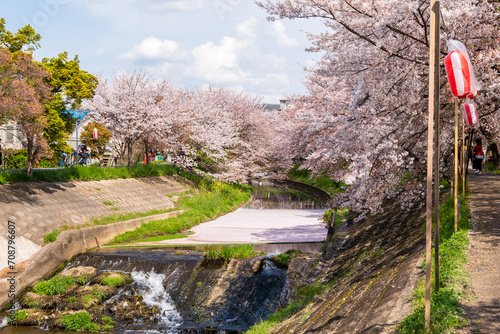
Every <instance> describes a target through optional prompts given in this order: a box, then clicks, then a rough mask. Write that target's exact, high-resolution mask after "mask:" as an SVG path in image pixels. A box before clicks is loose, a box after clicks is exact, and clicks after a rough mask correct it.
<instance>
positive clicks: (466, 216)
mask: <svg viewBox="0 0 500 334" xmlns="http://www.w3.org/2000/svg"><path fill="white" fill-rule="evenodd" d="M460 204H461V206H460V220H459V222H458V232H457V233H455V232H454V226H455V223H454V201H453V198H452V197H449V198H448V199H447V200H446V201H445V202H444V203H443V204H442V205H441V206H440V211H439V220H440V228H441V229H440V235H439V236H440V244H439V258H440V260H439V262H440V266H439V273H440V275H439V279H440V282H439V291H438V292H436V291H435V290H434V291H433V292H432V293H431V315H432V320H431V328H430V332H429V333H435V334H437V333H449V332H450V330H453V329H454V328H460V327H463V326H465V325H466V324H467V320H466V315H465V313H464V310H463V309H462V307H461V305H460V302H461V301H462V300H463V299H464V298H465V297H466V292H465V289H466V287H467V285H468V277H467V271H466V270H465V263H466V262H467V254H466V252H467V248H468V245H469V237H468V232H469V229H470V227H471V223H470V208H469V206H468V204H467V201H466V199H464V198H462V199H461V203H460ZM424 257H425V254H424ZM431 266H432V274H431V278H432V287H433V288H434V286H435V282H434V276H435V275H434V249H433V250H432V264H431ZM422 267H423V268H425V261H424V263H423V264H422ZM412 304H413V312H412V313H411V315H409V316H408V317H407V318H405V319H404V320H403V321H402V322H401V323H400V324H399V326H398V327H397V329H396V331H395V333H401V334H403V333H404V334H406V333H408V334H416V333H425V329H424V325H425V280H421V281H419V285H418V288H417V289H416V290H415V291H414V292H413V299H412Z"/></svg>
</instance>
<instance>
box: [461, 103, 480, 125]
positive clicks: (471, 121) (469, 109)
mask: <svg viewBox="0 0 500 334" xmlns="http://www.w3.org/2000/svg"><path fill="white" fill-rule="evenodd" d="M464 121H465V125H466V126H467V127H468V128H474V127H476V126H477V124H478V123H479V119H478V117H477V108H476V105H475V104H474V103H472V102H467V103H466V104H465V105H464Z"/></svg>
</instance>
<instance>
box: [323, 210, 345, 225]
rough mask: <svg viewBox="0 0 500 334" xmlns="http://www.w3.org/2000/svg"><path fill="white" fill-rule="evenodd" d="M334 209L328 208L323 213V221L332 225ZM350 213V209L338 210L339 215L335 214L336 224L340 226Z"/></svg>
mask: <svg viewBox="0 0 500 334" xmlns="http://www.w3.org/2000/svg"><path fill="white" fill-rule="evenodd" d="M333 211H334V210H333V209H329V210H326V211H325V213H324V214H323V222H324V223H325V224H326V225H330V222H331V221H332V218H333ZM348 214H349V209H340V210H337V215H336V216H335V226H336V227H339V226H340V224H341V223H342V222H343V221H345V219H346V217H347V215H348Z"/></svg>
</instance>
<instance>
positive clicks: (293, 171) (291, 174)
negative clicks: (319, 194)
mask: <svg viewBox="0 0 500 334" xmlns="http://www.w3.org/2000/svg"><path fill="white" fill-rule="evenodd" d="M300 166H301V164H300V163H298V164H295V165H294V166H293V167H292V168H290V169H289V170H288V172H287V173H286V175H287V177H288V178H289V179H290V180H293V181H299V182H302V183H307V184H310V185H312V186H315V187H318V188H321V189H323V190H325V191H327V192H329V193H330V194H331V195H333V196H335V195H336V194H337V193H338V192H339V191H343V190H342V187H343V186H345V184H344V183H343V182H339V181H335V180H332V179H331V178H329V177H328V176H326V175H324V174H323V175H316V176H314V177H313V178H311V170H309V169H300Z"/></svg>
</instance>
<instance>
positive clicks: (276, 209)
mask: <svg viewBox="0 0 500 334" xmlns="http://www.w3.org/2000/svg"><path fill="white" fill-rule="evenodd" d="M255 189H256V190H255V191H254V194H253V200H252V202H251V203H249V205H247V207H246V208H244V209H240V210H246V211H244V212H245V214H246V215H247V216H248V215H252V214H253V217H254V218H253V220H254V221H255V220H256V218H255V217H257V213H258V216H259V217H260V218H259V219H258V220H259V221H261V222H262V219H265V218H262V217H266V216H267V217H268V219H269V217H274V216H275V215H276V213H278V216H279V213H280V212H281V213H282V219H283V220H286V219H287V220H290V218H289V217H288V216H286V215H285V212H287V213H290V212H295V213H296V216H297V217H299V218H297V219H299V223H300V219H301V218H300V217H307V216H309V218H311V217H315V218H314V219H315V220H316V221H317V220H318V217H320V216H321V214H322V212H323V211H324V209H323V203H321V202H319V201H318V200H315V199H314V198H311V197H310V196H307V195H305V194H303V193H301V192H299V191H297V190H290V189H286V188H284V187H273V186H257V187H255ZM283 217H285V218H283ZM304 219H305V218H304ZM250 220H252V218H250ZM304 221H305V220H304ZM316 223H318V222H316ZM263 224H264V225H266V224H267V225H269V224H274V226H271V227H272V231H273V232H272V234H273V235H276V236H278V237H279V238H278V239H276V240H278V241H279V240H286V238H285V239H283V238H282V236H283V235H288V234H290V233H292V234H293V233H295V234H297V235H299V234H303V233H304V231H301V230H299V229H298V228H297V227H294V228H291V229H282V230H280V224H279V223H277V222H276V218H272V219H270V221H269V222H264V223H263ZM202 225H205V224H202ZM202 225H200V226H202ZM305 225H307V224H305V223H304V222H302V224H299V226H302V227H304V226H305ZM318 226H320V227H321V224H320V223H319V225H318ZM268 227H269V226H268ZM317 230H318V231H320V232H321V233H322V234H321V233H320V234H318V235H316V236H314V237H312V239H313V240H308V239H304V241H319V240H322V238H323V235H326V229H325V230H321V229H320V228H317ZM253 232H255V231H253ZM308 233H310V231H308ZM219 234H220V230H219ZM229 234H231V233H229ZM232 234H234V233H232ZM237 239H238V238H237ZM240 239H241V238H240ZM254 239H255V238H254ZM299 240H302V239H299ZM257 241H258V242H262V240H257ZM321 246H322V243H318V242H307V243H264V244H262V243H259V244H255V245H254V249H255V250H256V251H262V252H265V253H266V254H268V256H271V255H277V254H281V253H283V252H285V251H287V250H289V249H296V250H300V251H302V252H304V253H319V252H320V248H321ZM221 247H222V246H221V245H191V246H186V245H183V246H180V245H172V246H171V247H169V248H154V249H153V248H152V249H110V248H102V249H100V250H96V251H89V252H87V253H85V254H80V255H78V256H76V257H75V258H74V259H72V261H70V263H68V264H67V266H66V268H65V270H66V269H68V268H72V267H76V266H82V265H83V266H93V267H95V268H97V269H98V270H99V271H110V270H116V271H120V272H124V273H129V274H131V275H132V278H133V283H132V286H133V287H134V289H135V290H136V291H138V293H140V294H141V295H143V296H144V299H143V300H144V301H145V302H146V303H147V304H148V305H156V306H157V307H158V308H159V309H160V311H161V318H160V321H159V322H158V323H155V324H143V323H135V322H134V323H132V324H130V323H129V324H123V323H121V324H120V326H119V327H118V328H117V329H116V330H115V333H128V334H134V333H150V334H153V333H171V334H177V333H179V334H180V333H220V334H226V333H227V334H228V333H241V332H243V331H244V330H246V329H247V328H248V327H250V326H251V325H252V324H254V323H256V322H258V321H259V319H262V318H266V317H267V316H268V315H269V314H271V313H273V312H275V311H276V310H277V309H278V308H279V307H281V306H283V305H284V304H285V303H286V293H285V292H286V286H287V276H286V271H285V270H283V269H279V268H277V267H276V265H274V264H273V263H272V262H271V261H269V260H267V259H263V260H262V265H261V269H259V270H258V271H256V272H255V273H254V274H253V275H248V274H247V272H248V270H246V269H245V266H247V267H251V266H252V265H254V266H255V264H252V263H249V264H247V263H245V262H243V264H241V265H240V266H239V267H237V269H236V270H233V272H234V271H236V274H238V275H239V276H238V277H237V278H232V279H231V280H229V281H228V282H230V284H229V285H230V286H225V287H224V289H225V290H223V291H224V293H225V295H224V296H223V299H222V301H220V302H219V304H213V303H212V304H213V305H216V306H213V305H212V304H211V306H210V307H209V306H206V305H204V306H203V307H201V305H202V303H200V302H199V301H198V300H199V296H200V295H206V296H210V295H213V294H214V290H217V289H220V286H224V282H223V283H221V277H223V276H224V275H227V273H226V270H225V267H224V266H222V265H209V264H208V265H207V264H206V263H205V260H204V256H203V252H205V251H208V250H217V249H220V248H221ZM225 283H226V285H228V284H227V282H225ZM120 293H125V292H120ZM120 293H119V294H120ZM113 298H114V297H113ZM113 298H112V299H113ZM208 299H210V297H208ZM219 299H220V298H219ZM205 304H206V303H205ZM193 305H195V306H196V307H197V308H200V309H203V312H204V317H194V316H193V309H194V306H193ZM214 307H218V308H219V309H217V308H214ZM199 312H201V311H199ZM202 318H203V321H201V320H199V319H202ZM6 325H7V324H6V319H5V318H3V320H2V324H1V325H0V327H3V328H1V329H0V334H19V333H27V334H41V333H50V334H55V333H72V332H68V331H63V330H46V329H40V328H32V327H20V326H19V327H14V326H6Z"/></svg>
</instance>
